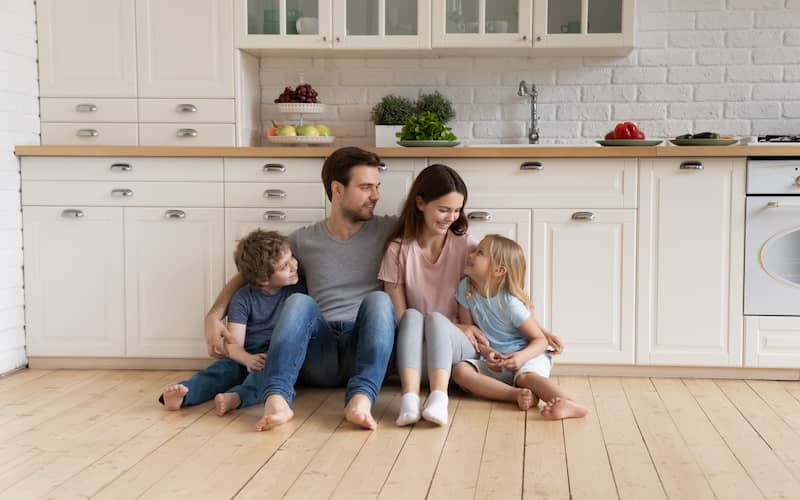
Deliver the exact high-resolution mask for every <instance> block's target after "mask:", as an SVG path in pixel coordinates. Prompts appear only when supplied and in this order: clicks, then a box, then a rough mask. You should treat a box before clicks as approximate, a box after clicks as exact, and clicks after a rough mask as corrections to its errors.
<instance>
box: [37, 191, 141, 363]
mask: <svg viewBox="0 0 800 500" xmlns="http://www.w3.org/2000/svg"><path fill="white" fill-rule="evenodd" d="M22 220H23V225H24V227H25V231H24V233H23V237H24V246H25V322H26V334H27V351H28V356H31V357H36V356H122V355H124V353H125V295H124V289H123V279H124V273H123V239H122V208H109V207H85V206H80V205H69V206H26V207H24V208H23V212H22Z"/></svg>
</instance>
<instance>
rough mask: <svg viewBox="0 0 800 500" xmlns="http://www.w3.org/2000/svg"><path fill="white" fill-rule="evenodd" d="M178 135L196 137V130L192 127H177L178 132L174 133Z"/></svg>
mask: <svg viewBox="0 0 800 500" xmlns="http://www.w3.org/2000/svg"><path fill="white" fill-rule="evenodd" d="M175 135H177V136H178V137H197V135H198V134H197V130H196V129H193V128H182V129H179V130H178V132H177V133H176V134H175Z"/></svg>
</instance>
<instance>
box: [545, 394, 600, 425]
mask: <svg viewBox="0 0 800 500" xmlns="http://www.w3.org/2000/svg"><path fill="white" fill-rule="evenodd" d="M588 412H589V410H587V409H586V407H585V406H583V405H580V404H578V403H576V402H575V401H573V400H571V399H561V398H555V399H553V400H551V401H549V402H547V403H546V404H545V405H544V408H542V416H543V417H544V418H548V419H551V420H560V419H562V418H581V417H584V416H586V414H587V413H588Z"/></svg>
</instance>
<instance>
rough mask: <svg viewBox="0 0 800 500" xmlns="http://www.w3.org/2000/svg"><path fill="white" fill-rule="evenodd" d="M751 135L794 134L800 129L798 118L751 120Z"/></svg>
mask: <svg viewBox="0 0 800 500" xmlns="http://www.w3.org/2000/svg"><path fill="white" fill-rule="evenodd" d="M751 123H752V124H753V128H752V130H751V134H752V135H765V134H796V133H797V131H798V130H800V119H797V120H793V119H789V120H787V119H785V118H782V119H780V120H753V121H752V122H751Z"/></svg>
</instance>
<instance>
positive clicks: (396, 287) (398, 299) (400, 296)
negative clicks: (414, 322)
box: [383, 281, 408, 321]
mask: <svg viewBox="0 0 800 500" xmlns="http://www.w3.org/2000/svg"><path fill="white" fill-rule="evenodd" d="M383 290H384V291H385V292H386V293H387V294H389V298H390V299H392V306H394V315H395V317H396V318H397V321H400V318H402V317H403V313H405V312H406V309H408V305H407V304H406V286H405V285H404V284H402V283H389V282H387V281H384V282H383Z"/></svg>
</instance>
